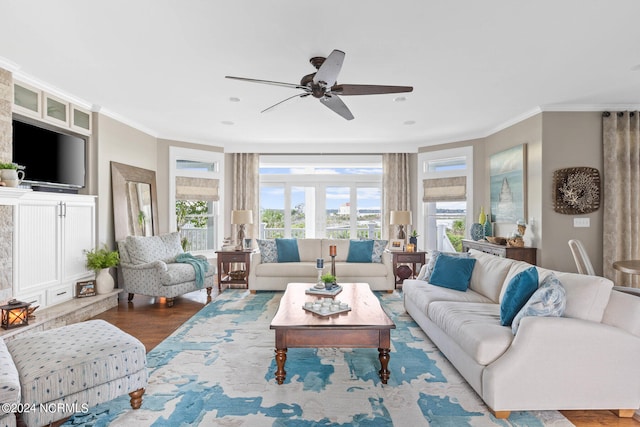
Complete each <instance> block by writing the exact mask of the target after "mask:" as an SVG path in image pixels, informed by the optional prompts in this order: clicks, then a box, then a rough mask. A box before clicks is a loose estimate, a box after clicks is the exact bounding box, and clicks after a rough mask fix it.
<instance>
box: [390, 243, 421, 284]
mask: <svg viewBox="0 0 640 427" xmlns="http://www.w3.org/2000/svg"><path fill="white" fill-rule="evenodd" d="M391 254H392V256H393V273H394V274H395V281H396V283H395V287H397V286H398V285H402V282H403V281H404V280H405V279H413V278H415V277H416V276H417V275H418V272H419V271H420V268H422V266H423V265H424V264H425V258H426V254H427V253H426V252H399V251H391ZM407 264H409V265H407Z"/></svg>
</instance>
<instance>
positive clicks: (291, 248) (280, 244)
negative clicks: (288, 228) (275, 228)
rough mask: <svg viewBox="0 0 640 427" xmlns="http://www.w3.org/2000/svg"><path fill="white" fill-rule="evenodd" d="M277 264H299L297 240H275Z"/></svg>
mask: <svg viewBox="0 0 640 427" xmlns="http://www.w3.org/2000/svg"><path fill="white" fill-rule="evenodd" d="M276 248H278V262H300V254H299V253H298V240H297V239H276Z"/></svg>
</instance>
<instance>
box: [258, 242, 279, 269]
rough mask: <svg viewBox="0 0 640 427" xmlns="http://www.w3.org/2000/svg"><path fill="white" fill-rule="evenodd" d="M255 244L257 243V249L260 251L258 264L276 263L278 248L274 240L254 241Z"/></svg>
mask: <svg viewBox="0 0 640 427" xmlns="http://www.w3.org/2000/svg"><path fill="white" fill-rule="evenodd" d="M256 242H258V249H259V250H260V258H261V261H260V262H263V263H270V262H278V248H277V247H276V241H275V240H263V239H256Z"/></svg>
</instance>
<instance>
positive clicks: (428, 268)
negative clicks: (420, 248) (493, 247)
mask: <svg viewBox="0 0 640 427" xmlns="http://www.w3.org/2000/svg"><path fill="white" fill-rule="evenodd" d="M440 254H444V255H447V256H455V257H460V258H471V254H470V253H469V252H440V251H431V252H430V253H429V261H428V262H427V263H426V264H425V265H423V266H422V268H421V269H420V273H419V274H418V277H416V279H417V280H424V281H425V282H428V281H429V279H431V273H433V267H435V265H436V261H437V260H438V257H439V256H440Z"/></svg>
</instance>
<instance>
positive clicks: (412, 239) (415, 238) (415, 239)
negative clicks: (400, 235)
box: [409, 237, 418, 247]
mask: <svg viewBox="0 0 640 427" xmlns="http://www.w3.org/2000/svg"><path fill="white" fill-rule="evenodd" d="M409 243H412V244H414V245H415V246H416V247H418V238H417V237H409Z"/></svg>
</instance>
